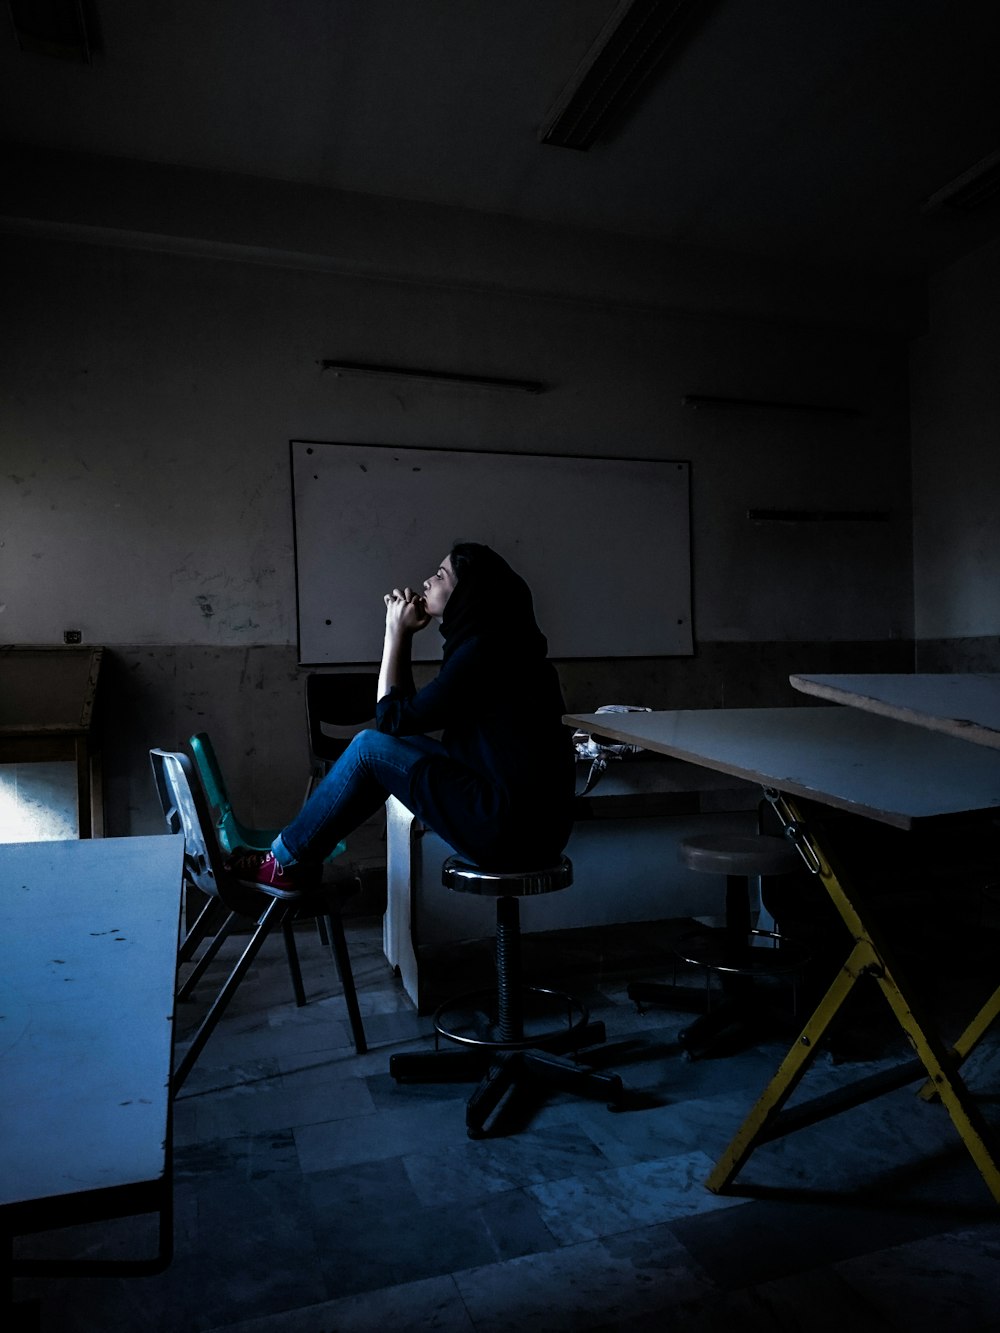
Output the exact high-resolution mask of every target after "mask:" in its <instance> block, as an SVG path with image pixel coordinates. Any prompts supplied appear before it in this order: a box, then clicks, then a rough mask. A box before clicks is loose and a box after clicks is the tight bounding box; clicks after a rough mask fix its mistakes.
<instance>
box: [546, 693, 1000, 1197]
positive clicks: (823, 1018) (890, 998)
mask: <svg viewBox="0 0 1000 1333" xmlns="http://www.w3.org/2000/svg"><path fill="white" fill-rule="evenodd" d="M820 714H823V715H825V716H824V717H819V716H818V715H820ZM751 715H752V716H751ZM838 719H840V721H839V722H838ZM564 721H565V722H566V723H567V724H569V725H571V726H574V727H577V728H580V729H582V730H585V731H590V732H593V733H595V734H598V735H602V736H609V737H611V738H613V739H615V740H619V741H624V742H626V743H630V744H636V745H643V746H646V747H647V748H649V749H651V750H656V751H659V752H661V753H665V754H673V755H676V756H677V757H680V758H684V759H688V760H691V761H692V762H694V763H701V764H704V765H705V766H706V767H708V768H717V769H720V770H721V771H724V772H731V773H737V774H738V775H739V776H741V777H747V778H750V779H751V780H756V781H758V782H761V784H762V785H763V786H764V788H765V793H766V795H767V797H768V799H769V800H770V802H771V803H772V805H773V807H774V810H775V813H776V815H777V816H778V819H779V820H780V822H781V824H782V826H783V827H784V831H785V836H786V837H788V838H789V839H790V841H791V842H793V843H794V845H795V846H796V847H797V848H798V850H799V852H800V854H801V855H802V857H803V860H804V862H805V864H806V866H807V867H808V869H809V870H810V872H811V873H812V874H814V875H816V876H817V878H818V879H819V881H820V883H821V884H822V885H823V888H824V889H825V891H826V893H827V895H828V897H829V899H830V901H831V902H832V904H833V906H834V907H835V909H836V911H837V913H838V915H839V916H840V918H841V920H842V921H843V922H844V924H845V926H846V927H847V930H848V932H849V934H850V937H851V939H852V941H853V944H852V947H851V948H850V950H849V952H848V955H847V957H846V958H845V959H844V962H843V964H842V966H841V968H840V970H839V971H838V973H837V975H836V977H835V978H834V980H833V982H832V983H831V985H830V986H829V988H828V990H827V992H826V994H825V995H824V996H823V997H822V998H821V1000H820V1001H819V1003H818V1004H817V1005H816V1008H815V1010H814V1011H813V1013H812V1014H811V1015H810V1017H809V1018H808V1020H807V1021H806V1023H805V1025H804V1027H803V1028H802V1030H801V1032H800V1033H799V1035H798V1037H797V1038H796V1039H795V1041H794V1043H793V1045H792V1047H791V1049H790V1050H789V1052H788V1054H787V1055H786V1056H785V1058H784V1059H783V1061H782V1062H781V1064H780V1066H779V1068H778V1070H777V1071H776V1072H775V1074H774V1076H773V1077H772V1079H771V1081H770V1082H769V1083H768V1085H767V1087H766V1088H765V1090H764V1092H763V1093H762V1094H761V1096H760V1097H759V1098H758V1100H757V1102H756V1103H755V1105H754V1106H753V1107H752V1108H751V1110H750V1112H749V1113H748V1115H747V1117H746V1119H745V1120H744V1122H743V1124H742V1125H741V1127H740V1129H739V1130H738V1131H737V1133H736V1135H735V1137H734V1138H733V1140H732V1141H731V1143H730V1144H729V1146H728V1147H727V1148H726V1150H725V1152H724V1153H723V1154H722V1156H721V1157H720V1158H719V1160H718V1162H717V1163H716V1164H715V1167H714V1168H713V1170H712V1172H711V1174H710V1175H709V1177H708V1179H707V1181H706V1185H707V1187H708V1189H710V1190H712V1191H713V1192H715V1193H721V1192H723V1191H725V1190H727V1189H728V1188H729V1187H730V1186H731V1185H732V1183H733V1181H734V1179H735V1177H736V1176H737V1175H738V1174H739V1172H740V1171H741V1170H742V1168H743V1167H744V1166H745V1164H746V1163H747V1161H748V1160H749V1158H750V1156H751V1155H752V1153H753V1152H754V1151H755V1149H756V1148H758V1147H759V1146H760V1145H761V1144H763V1143H767V1142H769V1141H771V1140H773V1139H776V1138H780V1137H783V1136H784V1135H786V1134H790V1133H793V1132H794V1131H796V1130H798V1129H802V1128H805V1126H807V1125H810V1124H814V1123H816V1122H817V1121H820V1120H824V1119H826V1118H828V1117H829V1116H831V1115H834V1114H836V1113H838V1112H840V1111H843V1110H847V1109H849V1108H850V1107H852V1106H858V1105H860V1104H862V1103H863V1102H866V1101H869V1100H871V1099H872V1098H873V1097H876V1096H880V1095H881V1094H883V1093H885V1092H888V1091H891V1090H893V1089H895V1088H899V1087H903V1086H905V1085H906V1084H908V1083H910V1082H914V1081H916V1080H917V1079H922V1080H923V1084H922V1087H921V1089H920V1095H921V1096H922V1097H924V1099H926V1100H929V1099H931V1098H934V1097H937V1098H939V1099H940V1100H941V1102H942V1103H943V1105H944V1106H945V1108H946V1109H947V1111H948V1114H949V1116H950V1117H951V1120H952V1122H953V1124H954V1125H955V1128H956V1130H957V1132H958V1134H959V1136H960V1137H961V1139H962V1142H963V1143H964V1144H965V1146H966V1148H967V1150H968V1152H969V1154H970V1155H971V1157H972V1159H973V1161H974V1162H975V1164H976V1166H977V1167H978V1169H979V1171H980V1173H981V1174H982V1177H983V1179H984V1181H985V1183H986V1186H987V1188H988V1189H989V1191H990V1193H991V1194H992V1196H993V1198H994V1199H995V1200H996V1201H997V1202H998V1203H1000V1157H998V1150H997V1146H996V1144H995V1143H993V1142H992V1138H993V1136H992V1132H991V1131H990V1129H989V1126H988V1125H987V1124H986V1122H985V1120H984V1119H983V1116H982V1114H981V1113H980V1111H979V1110H978V1108H977V1106H976V1105H975V1103H974V1101H973V1099H972V1097H971V1095H970V1093H969V1090H968V1088H967V1087H966V1085H965V1083H964V1081H963V1080H962V1077H961V1073H960V1070H961V1066H962V1064H963V1063H964V1061H965V1060H966V1059H967V1058H968V1056H969V1054H970V1053H971V1051H972V1050H973V1049H974V1048H975V1046H976V1044H977V1043H978V1042H979V1041H980V1040H981V1038H982V1037H983V1035H984V1034H985V1032H986V1030H987V1029H988V1028H989V1026H990V1024H991V1023H992V1022H993V1021H994V1020H995V1019H996V1018H997V1017H998V1015H1000V986H998V987H997V988H996V989H995V990H994V991H993V992H992V994H991V995H990V996H989V998H988V999H987V1000H986V1002H985V1003H984V1004H983V1005H982V1007H981V1008H980V1009H979V1011H978V1012H977V1013H976V1014H975V1016H974V1017H973V1018H972V1019H971V1021H970V1022H969V1023H968V1025H967V1026H966V1028H965V1031H964V1032H963V1033H962V1035H961V1036H960V1037H959V1038H958V1040H957V1041H956V1042H955V1043H954V1044H953V1045H951V1046H948V1045H947V1044H946V1043H945V1042H944V1041H943V1040H942V1039H941V1038H940V1036H939V1035H938V1034H937V1033H936V1031H935V1025H934V1022H933V1020H932V1018H931V1016H930V1014H929V1013H928V1012H927V1011H926V1009H925V1008H924V1006H923V1005H922V1003H921V1002H920V1000H919V998H918V996H917V994H916V992H915V990H914V988H913V986H912V985H911V984H910V982H909V981H908V980H907V979H906V978H905V977H904V976H903V975H902V973H901V971H900V969H899V967H898V965H897V963H896V961H895V959H894V958H893V956H892V949H891V946H890V945H889V944H888V943H887V942H886V940H885V938H884V937H883V934H882V932H881V931H879V929H878V928H877V927H876V926H875V925H874V923H873V921H872V919H871V911H870V908H869V906H868V904H867V902H866V899H865V895H864V892H863V890H862V889H861V887H860V886H858V885H857V884H853V883H851V881H850V878H849V876H848V875H846V874H845V872H844V870H843V867H842V866H840V865H839V864H838V863H837V860H836V858H835V854H834V852H833V850H832V849H831V848H830V847H829V846H827V845H826V841H825V840H824V839H823V837H822V836H821V835H820V834H819V833H818V832H817V830H816V829H815V828H811V827H810V825H809V819H808V814H807V812H806V810H805V809H804V807H803V805H802V804H801V798H802V797H806V798H807V799H814V800H816V801H818V802H820V803H827V804H830V805H832V806H836V807H838V808H841V809H852V808H853V809H854V810H855V811H856V812H858V813H862V814H865V815H867V816H868V817H872V818H876V819H878V818H881V819H882V820H883V822H885V823H889V824H893V825H895V826H896V827H902V828H907V827H910V826H911V825H912V823H913V822H915V817H914V816H913V815H912V814H910V813H908V812H907V810H906V808H902V809H900V808H893V805H891V804H890V802H889V800H885V801H884V802H883V805H882V806H880V805H878V804H876V803H875V797H874V795H873V793H876V792H877V791H878V790H880V781H881V788H884V789H885V790H886V791H889V790H890V789H891V786H892V782H891V779H892V777H893V775H892V773H891V772H890V770H889V768H888V767H886V768H885V769H884V772H883V770H882V769H881V768H880V767H879V765H880V764H884V765H891V764H892V762H893V755H892V754H891V753H890V754H889V755H888V756H886V757H883V756H881V755H880V753H879V749H878V747H879V746H880V745H881V746H882V747H883V748H884V747H885V746H886V744H887V738H888V748H889V750H890V751H891V750H892V748H893V744H892V743H893V742H894V741H898V742H899V744H900V746H902V747H903V748H904V749H905V752H906V754H907V756H908V762H909V763H910V764H913V763H914V762H915V760H914V755H920V754H922V755H923V756H924V758H925V762H926V763H927V764H928V765H934V764H935V762H936V763H938V764H941V765H944V764H950V765H952V766H953V767H954V769H955V771H956V773H957V774H959V776H958V777H957V778H956V785H957V786H960V787H961V788H962V791H961V794H960V795H958V796H954V795H952V793H951V791H950V790H945V791H943V792H942V793H941V794H940V795H939V796H936V795H935V793H934V792H933V791H930V790H929V791H928V793H927V794H921V797H920V801H921V802H927V804H926V809H925V810H924V807H923V806H921V809H922V810H923V812H924V817H930V816H931V815H932V814H933V813H938V814H946V813H958V812H959V811H964V810H967V809H969V808H970V807H971V808H972V809H977V808H982V809H995V808H996V807H997V806H1000V755H996V754H993V753H991V752H990V751H987V750H982V751H978V752H977V751H976V750H975V749H974V748H970V747H966V746H965V745H964V743H963V742H961V741H955V740H953V739H951V738H949V737H943V736H936V735H933V734H931V733H925V732H919V731H917V730H916V729H914V728H911V727H909V726H908V725H907V724H906V723H902V722H895V721H892V720H889V719H886V718H884V717H872V716H868V715H864V714H860V713H858V714H851V713H848V712H845V711H842V710H840V709H828V708H825V709H756V710H740V709H734V710H704V711H702V712H696V711H691V712H683V711H682V712H677V713H660V714H657V713H636V714H628V715H609V714H571V715H568V716H567V717H566V718H565V719H564ZM700 724H706V726H707V728H708V729H709V730H712V729H714V732H715V735H714V736H709V737H708V738H707V739H706V738H705V737H704V736H702V737H701V739H699V726H700ZM741 725H742V726H744V727H746V728H747V729H748V730H749V731H750V732H751V733H754V732H756V735H757V738H758V744H759V745H760V748H761V751H762V757H761V759H760V761H753V762H747V761H746V760H740V759H739V757H738V750H737V749H733V748H732V747H731V746H727V744H726V743H725V740H726V733H727V730H728V731H730V732H731V733H732V735H736V734H737V732H738V731H739V728H740V727H741ZM769 728H772V729H773V730H774V732H775V734H777V733H779V732H784V733H786V734H787V737H788V738H791V739H789V740H786V743H785V746H784V750H785V758H784V760H779V759H778V758H777V757H776V754H774V753H768V747H767V744H766V739H767V733H768V729H769ZM819 734H822V735H825V736H826V737H827V739H828V740H830V741H831V742H832V743H835V742H836V741H837V739H838V737H842V749H843V751H844V754H845V756H847V755H849V753H850V751H851V748H852V746H854V747H856V746H858V745H859V744H860V738H863V737H866V736H870V737H871V738H872V741H871V750H872V756H873V759H872V765H871V767H872V771H871V772H866V773H865V774H863V775H860V776H859V778H858V779H857V781H858V784H859V787H858V790H857V792H855V791H853V790H852V787H851V779H850V772H849V766H848V767H845V769H844V774H845V776H844V778H843V781H839V782H829V783H828V786H829V789H828V790H824V788H823V787H822V786H816V785H814V784H812V783H811V780H810V779H809V778H808V777H807V776H806V775H807V774H808V773H809V772H810V771H815V769H816V768H817V767H819V763H820V759H821V756H818V755H817V754H815V753H813V754H811V753H810V747H813V746H814V745H815V742H816V738H817V735H819ZM956 746H957V747H958V748H957V751H956V750H955V749H954V747H956ZM751 748H752V747H751ZM743 749H744V753H745V752H746V746H745V744H744V746H743ZM795 752H797V754H798V761H799V767H798V768H795V767H794V765H793V764H791V763H789V762H788V760H787V756H788V754H791V753H795ZM977 753H978V754H979V755H980V756H983V758H981V759H979V760H977V761H976V762H971V763H969V764H968V765H967V766H964V767H965V768H966V770H967V771H965V772H963V765H962V758H963V755H968V756H970V757H971V756H975V755H977ZM782 762H785V763H786V764H787V769H786V772H785V773H782V772H781V771H780V770H781V767H782ZM931 771H933V770H931ZM970 773H971V776H970ZM943 785H944V786H945V787H946V788H947V784H943ZM976 790H979V791H980V796H979V797H978V798H977V797H976V796H975V795H974V791H976ZM977 800H979V801H980V804H979V805H976V804H975V802H976V801H977ZM893 804H894V806H896V807H898V806H900V805H901V804H902V803H901V802H899V801H898V800H894V803H893ZM912 804H918V802H916V801H914V802H913V803H912ZM883 806H884V808H883ZM938 807H940V808H938ZM864 976H869V977H872V978H874V980H875V981H876V983H877V984H878V986H879V988H880V990H881V991H882V994H883V995H884V996H885V999H886V1001H887V1003H888V1005H889V1007H890V1009H891V1011H892V1013H893V1014H894V1015H895V1018H896V1020H897V1022H898V1023H899V1025H900V1027H901V1028H902V1030H903V1032H904V1033H905V1034H906V1036H907V1038H908V1040H909V1042H910V1044H911V1046H912V1047H913V1049H914V1051H915V1053H916V1058H915V1059H913V1060H910V1061H907V1062H905V1063H904V1064H902V1065H900V1066H897V1067H896V1068H894V1069H891V1070H888V1071H886V1072H885V1073H882V1074H876V1075H874V1076H872V1077H870V1078H866V1079H862V1080H860V1081H856V1082H855V1083H854V1084H851V1085H849V1086H845V1087H843V1088H840V1089H837V1090H836V1091H834V1092H833V1093H830V1094H827V1095H825V1096H822V1097H818V1098H814V1099H813V1100H811V1101H809V1102H806V1103H803V1104H801V1105H798V1106H796V1107H794V1108H793V1109H791V1110H788V1111H785V1110H783V1107H784V1105H785V1103H786V1102H787V1101H788V1099H789V1097H790V1096H791V1095H792V1093H793V1092H794V1091H795V1089H796V1087H797V1086H798V1084H799V1083H800V1081H801V1080H802V1078H803V1076H804V1075H805V1074H806V1072H807V1070H808V1069H809V1066H810V1064H811V1063H812V1061H813V1059H814V1058H815V1055H816V1053H817V1049H818V1047H819V1043H820V1040H821V1038H822V1036H823V1034H824V1033H825V1032H826V1030H827V1028H828V1027H829V1026H830V1024H831V1022H832V1021H833V1019H834V1018H835V1017H836V1015H837V1013H838V1011H839V1010H840V1008H841V1006H842V1005H843V1004H844V1002H845V1001H846V999H847V997H848V996H849V995H850V993H851V991H852V990H853V988H854V986H855V985H856V984H857V982H858V981H859V980H860V979H861V978H862V977H864Z"/></svg>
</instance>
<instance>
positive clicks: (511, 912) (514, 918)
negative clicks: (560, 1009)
mask: <svg viewBox="0 0 1000 1333" xmlns="http://www.w3.org/2000/svg"><path fill="white" fill-rule="evenodd" d="M496 968H497V1030H498V1036H499V1038H500V1040H501V1041H521V1040H522V1039H523V1037H524V1015H523V1011H522V1005H521V920H520V913H519V910H518V902H517V899H516V898H510V897H507V898H498V899H497V938H496Z"/></svg>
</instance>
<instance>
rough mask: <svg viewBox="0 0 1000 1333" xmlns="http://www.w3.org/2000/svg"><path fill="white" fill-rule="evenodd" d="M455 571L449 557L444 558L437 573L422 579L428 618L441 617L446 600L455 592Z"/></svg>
mask: <svg viewBox="0 0 1000 1333" xmlns="http://www.w3.org/2000/svg"><path fill="white" fill-rule="evenodd" d="M456 581H457V580H456V578H455V571H454V570H453V569H452V567H451V558H450V556H447V555H446V556H445V558H444V559H443V560H442V561H441V565H440V567H439V568H438V570H437V572H436V573H434V574H432V575H431V576H430V578H429V579H424V606H425V608H426V610H427V614H428V615H429V616H443V615H444V608H445V606H446V605H447V602H448V598H449V597H450V596H451V594H452V593H453V592H454V590H455V583H456Z"/></svg>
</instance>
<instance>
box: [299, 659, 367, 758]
mask: <svg viewBox="0 0 1000 1333" xmlns="http://www.w3.org/2000/svg"><path fill="white" fill-rule="evenodd" d="M377 688H378V674H377V673H376V672H374V671H345V672H343V673H338V674H334V673H331V672H315V671H314V672H312V673H310V675H308V676H306V723H307V725H308V728H309V749H310V751H311V753H312V756H313V758H314V759H315V760H318V761H320V762H322V763H324V764H326V763H330V762H332V761H333V760H334V759H338V758H339V757H340V756H341V755H342V754H343V752H344V751H345V750H346V749H347V747H348V745H349V744H350V743H351V739H352V737H353V736H355V735H357V733H358V732H359V731H363V730H364V729H365V727H368V726H371V724H372V723H373V722H374V721H375V691H376V689H377Z"/></svg>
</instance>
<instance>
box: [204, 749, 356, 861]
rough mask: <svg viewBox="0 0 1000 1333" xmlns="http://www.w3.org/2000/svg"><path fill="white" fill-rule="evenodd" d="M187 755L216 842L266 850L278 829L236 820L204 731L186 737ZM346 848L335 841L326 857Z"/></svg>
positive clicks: (228, 849) (225, 848) (229, 846)
mask: <svg viewBox="0 0 1000 1333" xmlns="http://www.w3.org/2000/svg"><path fill="white" fill-rule="evenodd" d="M188 745H189V747H190V749H191V757H192V758H193V759H194V764H195V768H196V769H197V772H198V777H199V778H200V779H201V785H202V790H203V791H204V793H205V797H206V799H207V801H208V808H209V813H210V814H211V816H212V822H213V823H214V825H215V831H216V836H217V837H218V839H219V845H220V846H221V847H222V849H223V851H224V852H234V851H235V850H236V849H237V848H238V847H248V848H249V849H250V850H251V851H253V852H266V851H269V850H270V847H271V843H272V842H274V840H275V838H276V837H277V836H278V834H279V833H280V832H281V830H280V829H276V828H273V829H272V828H250V827H248V826H247V825H246V824H243V823H241V822H240V820H239V819H237V817H236V813H235V811H234V810H233V804H232V801H230V799H229V792H228V791H227V789H226V783H225V779H224V778H223V776H222V769H221V767H220V766H219V760H218V757H217V755H216V753H215V747H214V746H213V745H212V742H211V740H210V739H209V737H208V735H207V733H206V732H204V731H199V732H198V733H197V735H195V736H192V737H191V738H190V740H189V741H188ZM346 850H347V843H346V842H338V843H337V845H336V847H334V849H333V851H332V852H331V853H330V855H329V856H328V857H327V858H326V859H327V861H332V860H334V859H335V858H336V857H338V856H342V855H343V854H344V852H346Z"/></svg>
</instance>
